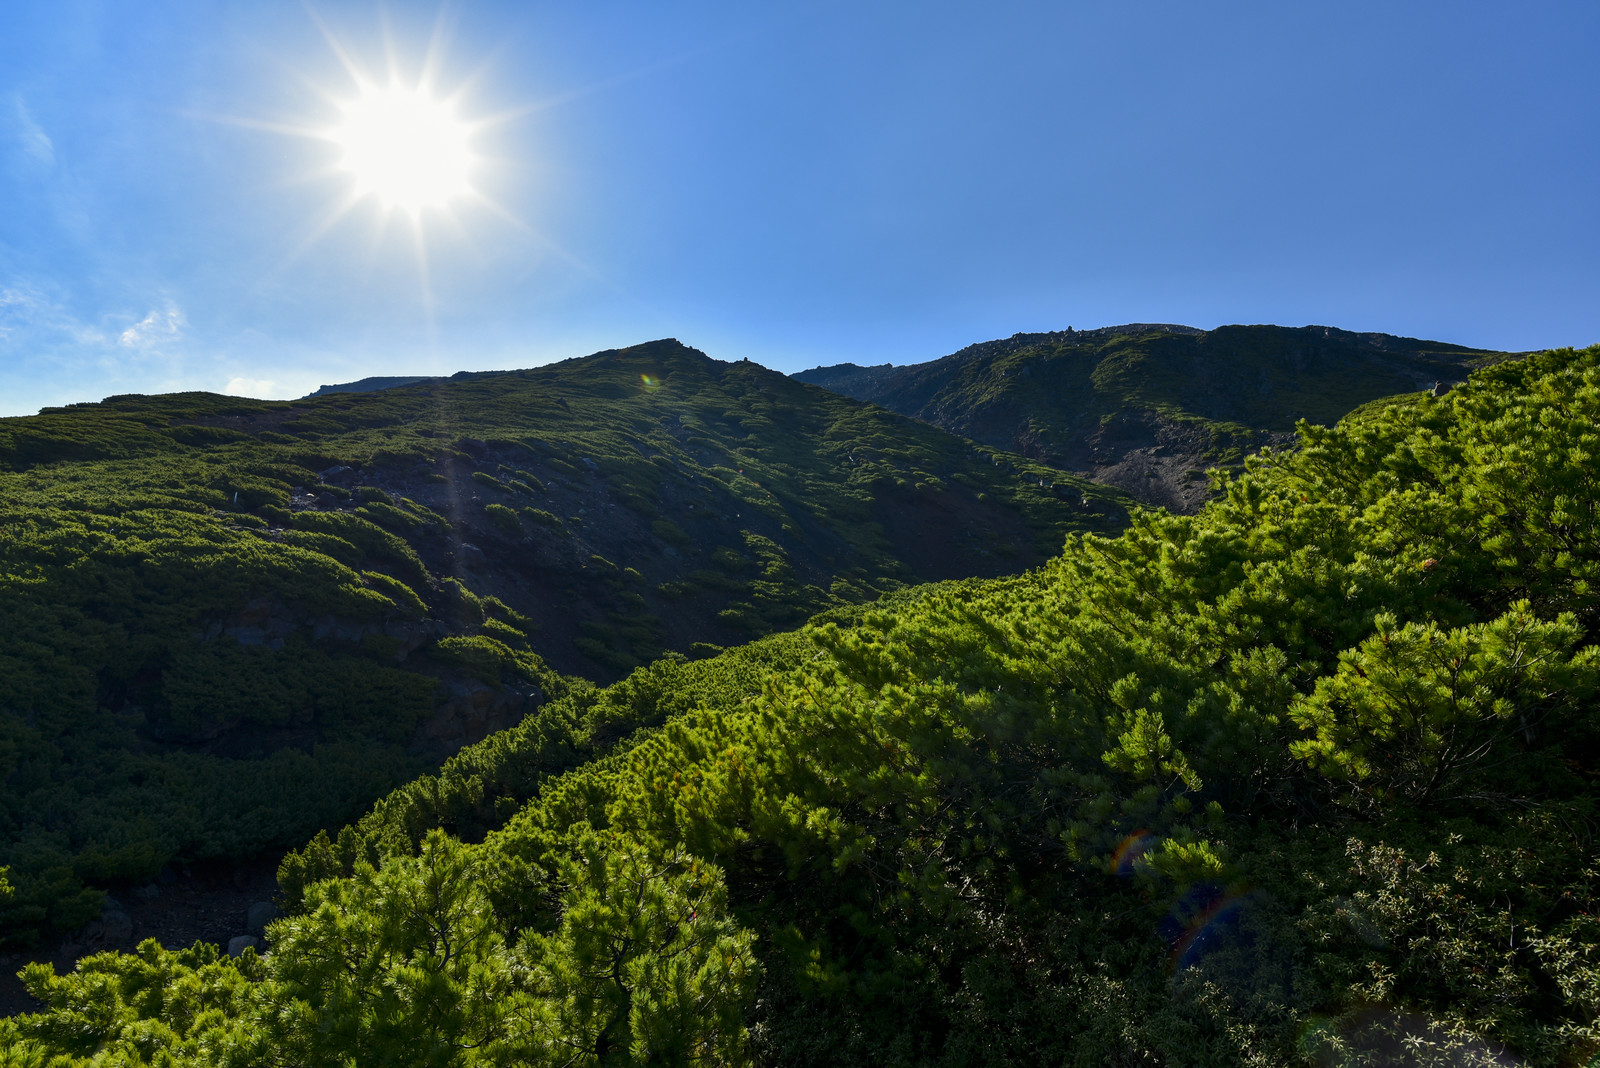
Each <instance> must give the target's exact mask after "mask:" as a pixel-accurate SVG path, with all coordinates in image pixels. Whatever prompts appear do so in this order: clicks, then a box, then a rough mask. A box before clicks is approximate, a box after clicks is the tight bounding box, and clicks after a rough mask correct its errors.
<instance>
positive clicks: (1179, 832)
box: [0, 349, 1600, 1066]
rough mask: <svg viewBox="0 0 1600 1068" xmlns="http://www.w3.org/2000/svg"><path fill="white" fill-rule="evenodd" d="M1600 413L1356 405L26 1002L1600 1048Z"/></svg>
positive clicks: (484, 1050) (378, 1032) (456, 1027)
mask: <svg viewBox="0 0 1600 1068" xmlns="http://www.w3.org/2000/svg"><path fill="white" fill-rule="evenodd" d="M1597 420H1600V349H1591V350H1588V351H1587V352H1583V353H1572V352H1570V351H1568V352H1563V353H1553V354H1546V355H1543V356H1539V357H1535V358H1533V359H1530V360H1528V361H1523V362H1518V363H1515V364H1506V365H1504V366H1502V367H1498V368H1494V369H1491V370H1490V371H1488V372H1486V373H1484V374H1482V375H1480V376H1479V377H1478V378H1477V379H1476V380H1475V381H1474V382H1473V383H1472V384H1471V385H1469V386H1468V387H1467V388H1465V389H1462V390H1459V391H1455V392H1453V393H1451V394H1450V395H1449V396H1447V397H1445V398H1442V399H1438V400H1434V399H1413V400H1410V401H1408V402H1406V403H1401V404H1393V405H1388V406H1385V407H1383V408H1378V409H1373V410H1368V411H1365V412H1363V413H1362V414H1361V417H1360V418H1358V419H1356V420H1352V421H1350V422H1348V423H1347V424H1345V425H1344V426H1342V427H1341V428H1339V429H1337V430H1334V431H1327V430H1322V429H1318V428H1310V429H1308V430H1307V431H1306V432H1305V438H1304V446H1305V447H1304V448H1303V450H1301V451H1300V452H1299V453H1298V454H1294V455H1289V456H1283V455H1278V456H1271V457H1267V458H1264V459H1262V460H1259V461H1256V462H1255V463H1254V464H1253V465H1252V469H1251V471H1250V473H1249V474H1247V475H1246V476H1244V477H1243V478H1241V479H1239V480H1237V481H1235V482H1233V483H1232V484H1231V485H1230V486H1229V487H1228V491H1227V493H1226V494H1225V496H1224V497H1223V498H1222V499H1220V500H1219V501H1217V502H1216V503H1215V504H1214V505H1213V506H1211V507H1210V508H1208V509H1207V510H1206V511H1205V512H1204V513H1203V514H1201V515H1200V516H1197V517H1175V516H1162V515H1159V514H1151V513H1144V514H1140V515H1138V516H1136V517H1135V521H1134V525H1133V528H1132V529H1131V530H1130V531H1128V532H1127V533H1126V534H1124V535H1123V536H1121V537H1118V538H1114V539H1107V538H1098V537H1092V536H1091V537H1085V538H1082V539H1073V540H1072V541H1071V542H1069V544H1068V546H1067V551H1066V552H1065V553H1064V554H1063V555H1062V556H1061V557H1060V558H1058V559H1056V560H1054V561H1052V562H1051V563H1050V564H1049V565H1047V566H1046V567H1044V568H1041V569H1039V570H1037V571H1035V572H1032V573H1030V574H1028V575H1024V576H1020V577H1016V578H1010V579H1001V580H995V581H991V582H987V583H966V584H959V585H952V586H947V587H943V588H935V589H928V590H923V591H918V592H917V593H916V594H915V595H911V596H906V597H905V598H903V599H902V600H900V601H899V602H898V603H896V604H892V605H887V606H884V607H883V608H881V609H875V610H869V609H851V610H844V611H841V612H840V613H839V614H837V616H836V617H835V618H834V619H832V620H829V621H823V622H821V623H820V624H819V625H818V626H815V627H812V628H810V629H809V630H808V631H807V633H806V634H804V635H800V636H796V635H789V636H781V637H775V638H772V639H768V640H767V641H766V642H764V643H760V644H758V645H756V646H752V647H750V648H748V649H744V650H739V651H736V652H731V653H728V654H725V655H724V656H722V657H719V658H717V659H714V660H709V661H704V662H701V663H697V664H693V665H683V664H675V663H663V664H658V665H653V666H652V667H650V668H648V669H645V670H644V671H642V672H641V673H640V674H638V675H636V676H635V677H633V678H631V679H629V680H628V681H626V682H624V683H622V684H619V685H618V686H616V687H613V688H611V689H610V690H607V691H605V692H604V693H599V694H586V695H573V696H572V697H569V698H565V699H563V700H562V701H558V702H555V703H553V704H552V705H550V706H547V709H546V710H545V712H546V714H545V715H542V716H541V717H540V718H539V720H537V721H535V722H531V723H530V725H529V726H528V727H527V728H526V729H523V730H520V731H519V732H516V733H514V734H511V735H503V736H497V737H496V738H493V739H490V740H488V741H486V742H485V743H483V744H482V745H480V746H478V747H477V748H476V749H474V750H471V751H469V752H468V753H466V754H463V755H462V756H461V757H460V758H458V759H457V760H456V761H454V762H453V763H452V764H451V765H450V766H449V767H447V768H446V769H445V771H444V772H443V774H442V775H441V776H439V777H437V778H434V779H429V780H424V781H420V782H418V783H416V784H413V785H412V786H410V787H408V788H406V789H405V790H403V791H401V792H400V793H399V794H396V795H395V796H394V797H392V798H391V799H389V800H388V801H387V802H385V803H384V804H383V805H382V806H380V807H379V809H378V810H376V811H375V812H374V813H373V814H372V815H371V816H370V817H368V819H366V820H365V821H363V823H362V824H361V825H360V827H359V828H356V829H353V830H352V831H351V832H349V833H348V834H347V835H341V836H340V840H339V841H338V842H319V843H315V844H314V845H313V846H312V847H311V848H310V849H308V850H306V851H304V852H303V853H302V854H300V855H299V856H297V857H296V858H295V859H294V860H293V861H292V862H291V863H290V864H289V865H286V869H285V874H286V882H287V884H288V885H286V889H287V890H289V891H290V892H291V896H292V898H293V899H294V904H295V905H296V906H297V909H298V913H299V914H298V915H295V916H293V917H291V918H289V919H287V920H284V921H282V922H280V923H279V924H278V925H276V926H275V927H274V929H273V931H272V938H273V953H272V955H271V958H270V959H269V960H267V961H265V962H263V961H259V960H257V959H255V958H253V957H247V958H246V959H244V960H242V961H240V962H238V963H233V962H227V961H218V960H217V959H216V957H215V954H214V953H207V952H206V951H203V950H202V951H198V952H193V953H187V954H170V953H166V952H163V951H161V950H160V949H159V948H157V947H154V946H150V947H146V948H145V949H144V950H143V951H142V955H141V956H140V957H138V958H133V957H115V956H109V955H108V956H104V957H98V958H94V959H92V960H90V961H87V962H85V963H84V965H83V966H82V967H81V968H80V970H79V972H77V973H75V974H74V975H72V976H67V977H60V978H58V977H54V976H51V975H49V974H47V973H48V969H44V970H42V971H41V970H36V971H35V972H34V973H33V974H32V975H31V978H30V981H31V983H32V984H33V987H34V989H35V990H36V991H37V992H38V993H39V995H40V996H42V997H44V998H45V999H46V1000H47V1001H48V1002H49V1003H50V1006H51V1007H50V1011H49V1012H47V1013H46V1014H44V1015H41V1016H39V1017H36V1018H32V1019H26V1020H21V1021H17V1022H15V1023H12V1024H9V1025H0V1027H5V1026H10V1027H11V1028H13V1030H11V1031H10V1032H6V1031H3V1030H0V1038H7V1037H9V1038H11V1039H12V1040H13V1041H14V1042H19V1043H21V1042H24V1041H25V1042H26V1043H28V1045H27V1046H25V1047H22V1048H24V1050H25V1051H26V1052H31V1053H35V1054H41V1055H42V1054H44V1053H47V1052H48V1053H55V1054H60V1055H63V1056H66V1057H68V1058H71V1059H69V1060H68V1061H67V1062H65V1063H77V1061H76V1058H81V1057H87V1056H88V1055H90V1054H91V1053H93V1052H95V1051H97V1050H101V1051H104V1052H105V1053H107V1054H108V1055H110V1054H116V1053H123V1052H133V1051H139V1052H140V1053H142V1054H143V1055H145V1056H149V1055H150V1054H152V1053H153V1052H154V1051H156V1050H161V1051H165V1052H170V1053H171V1054H172V1055H173V1057H174V1060H173V1061H172V1062H171V1063H175V1064H186V1063H251V1062H252V1059H256V1060H259V1059H261V1058H262V1057H265V1056H268V1055H278V1056H288V1057H291V1058H293V1059H295V1060H296V1062H297V1063H336V1062H338V1060H339V1059H340V1058H353V1059H355V1060H356V1061H358V1062H359V1063H363V1064H369V1063H370V1064H386V1063H395V1064H399V1063H428V1064H439V1065H466V1064H488V1063H573V1064H622V1063H636V1062H638V1061H639V1060H645V1059H654V1060H661V1061H674V1062H676V1061H679V1060H688V1059H692V1058H699V1059H702V1060H703V1061H708V1062H711V1063H721V1062H735V1061H742V1060H745V1059H747V1058H750V1057H752V1056H754V1057H757V1058H759V1059H760V1060H761V1061H762V1062H765V1063H784V1064H806V1063H816V1064H825V1063H826V1064H832V1063H841V1062H848V1063H889V1062H893V1063H906V1064H912V1063H915V1064H943V1065H951V1064H1014V1063H1081V1064H1103V1063H1142V1062H1148V1063H1184V1064H1196V1065H1202V1064H1217V1065H1223V1064H1307V1065H1310V1064H1320V1063H1394V1062H1395V1061H1394V1058H1396V1057H1399V1056H1400V1055H1401V1054H1404V1055H1405V1056H1406V1057H1407V1058H1410V1059H1408V1060H1406V1061H1405V1063H1416V1064H1428V1065H1433V1064H1438V1065H1446V1064H1448V1065H1460V1064H1480V1063H1481V1064H1493V1063H1507V1062H1508V1060H1510V1059H1512V1058H1515V1059H1516V1061H1518V1062H1520V1063H1529V1064H1535V1065H1549V1066H1556V1065H1578V1064H1584V1063H1588V1062H1589V1061H1590V1059H1591V1058H1592V1057H1593V1056H1594V1055H1595V1053H1596V1052H1597V1050H1600V1016H1597V1013H1596V1008H1595V1006H1596V998H1595V993H1596V991H1600V922H1597V920H1596V915H1597V914H1600V865H1597V863H1596V861H1597V856H1600V854H1597V851H1596V843H1595V838H1594V818H1595V813H1596V806H1597V804H1600V786H1597V783H1600V726H1597V722H1596V718H1595V714H1594V709H1595V703H1594V702H1595V700H1596V698H1597V697H1600V647H1597V646H1596V645H1595V638H1596V632H1597V628H1600V599H1597V596H1596V590H1597V588H1600V587H1597V586H1596V583H1597V581H1600V513H1597V506H1596V501H1597V500H1600V491H1597V487H1596V473H1595V467H1594V465H1593V463H1592V455H1593V453H1594V450H1595V449H1596V448H1597V447H1600V436H1597V434H1596V431H1595V426H1596V423H1597ZM658 725H659V726H658ZM641 728H642V729H641ZM564 751H565V752H566V753H567V755H566V756H563V755H562V754H563V752H564ZM585 758H597V759H588V760H587V761H586V762H584V763H582V764H578V763H577V762H578V761H579V760H583V759H585ZM575 764H577V766H573V767H571V770H566V771H565V772H564V773H562V772H563V769H564V768H567V767H569V766H571V765H575ZM552 774H554V775H555V777H553V778H552V777H549V776H551V775H552ZM497 799H499V800H497ZM435 824H443V825H445V826H448V827H450V828H451V829H453V830H456V831H458V832H461V833H462V834H463V835H464V837H466V838H467V839H469V840H470V841H473V842H478V840H479V839H480V838H481V839H482V841H481V843H480V844H475V845H468V846H462V845H461V844H460V843H459V842H457V841H456V840H454V839H452V838H450V837H447V836H444V835H433V836H428V835H426V833H425V832H426V830H427V828H428V827H429V826H430V825H435ZM485 832H489V833H487V835H486V836H485ZM419 843H420V844H419ZM341 853H343V854H344V855H342V856H341V855H340V854H341ZM320 875H342V876H343V877H342V878H338V879H334V880H331V881H326V882H321V883H315V882H312V880H314V879H315V878H316V877H317V876H320ZM202 1008H205V1009H209V1010H210V1011H207V1012H201V1011H200V1010H201V1009H202ZM1385 1058H1389V1059H1387V1060H1386V1059H1385Z"/></svg>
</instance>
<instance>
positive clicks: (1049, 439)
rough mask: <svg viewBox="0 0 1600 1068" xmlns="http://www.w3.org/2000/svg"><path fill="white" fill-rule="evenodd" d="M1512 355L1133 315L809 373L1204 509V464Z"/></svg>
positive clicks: (980, 437) (1382, 337) (859, 395)
mask: <svg viewBox="0 0 1600 1068" xmlns="http://www.w3.org/2000/svg"><path fill="white" fill-rule="evenodd" d="M1506 355H1508V354H1506V353H1498V352H1490V351H1487V350H1481V349H1469V348H1465V347H1462V346H1459V345H1449V344H1444V343H1441V342H1434V341H1419V340H1417V339H1414V338H1403V337H1394V336H1392V335H1389V334H1376V333H1352V332H1350V331H1345V330H1336V329H1333V328H1331V327H1321V326H1308V327H1301V328H1298V329H1291V328H1287V327H1278V326H1225V327H1219V328H1217V329H1216V330H1209V331H1207V330H1198V329H1195V328H1193V327H1186V326H1173V325H1164V324H1150V323H1134V324H1129V325H1126V326H1115V327H1105V328H1102V329H1098V330H1083V331H1074V330H1065V331H1056V332H1052V333H1043V334H1016V335H1013V336H1012V337H1010V338H1005V339H1002V340H997V341H989V342H984V343H982V344H977V345H970V346H968V347H967V348H964V349H962V350H961V351H959V352H956V353H952V354H951V355H949V356H946V357H943V358H942V359H938V360H933V361H930V362H928V363H921V364H913V365H910V366H904V367H892V366H890V365H888V364H883V365H879V366H874V367H861V366H858V365H856V364H840V365H836V366H832V367H818V368H814V369H812V370H809V371H802V372H800V373H799V374H797V375H795V376H794V377H796V378H798V379H799V380H800V381H802V382H810V383H812V384H815V385H819V386H822V387H824V388H826V389H831V390H834V391H836V392H839V393H842V394H845V395H846V396H850V397H854V398H856V399H858V400H865V401H871V402H873V403H876V404H881V405H883V406H884V407H886V408H889V409H890V410H892V411H896V412H899V413H901V414H902V415H908V416H911V417H913V418H916V419H922V420H925V421H927V422H929V423H932V424H933V425H935V426H938V427H942V428H944V429H946V430H949V431H951V432H953V433H956V434H960V435H963V436H966V437H970V438H972V439H974V440H976V441H981V442H984V443H985V444H989V445H993V446H995V447H997V448H1005V449H1012V450H1015V451H1017V452H1020V453H1022V454H1024V455H1027V456H1030V457H1032V458H1034V459H1037V460H1040V461H1043V462H1045V463H1048V464H1051V465H1054V466H1057V467H1061V468H1064V469H1066V470H1070V471H1073V472H1075V473H1077V474H1080V475H1083V476H1084V477H1087V478H1091V479H1093V480H1095V481H1097V482H1100V483H1103V484H1105V485H1110V486H1116V487H1118V488H1120V489H1123V490H1126V491H1127V492H1129V493H1130V494H1132V495H1133V496H1134V497H1136V498H1138V499H1139V500H1141V501H1143V502H1145V503H1147V504H1153V505H1159V506H1163V507H1166V508H1169V509H1172V510H1174V511H1181V512H1192V511H1194V510H1195V509H1196V508H1198V507H1199V505H1200V504H1201V503H1202V502H1203V501H1204V500H1205V498H1206V495H1207V480H1206V478H1205V473H1204V472H1205V470H1206V469H1207V468H1209V467H1211V466H1214V465H1218V464H1224V465H1225V464H1230V463H1236V462H1237V461H1238V460H1239V458H1240V457H1241V456H1242V455H1243V454H1244V453H1247V452H1252V451H1255V450H1256V449H1257V448H1259V447H1261V446H1263V445H1277V444H1282V443H1286V442H1287V441H1289V440H1291V434H1292V431H1293V429H1294V424H1295V421H1296V420H1298V419H1302V418H1303V419H1308V420H1310V421H1311V422H1314V423H1323V424H1332V423H1334V422H1337V421H1338V419H1339V418H1340V417H1342V416H1343V415H1344V414H1346V413H1347V412H1349V411H1351V410H1353V409H1355V408H1356V407H1359V406H1360V405H1361V404H1364V403H1366V402H1367V401H1371V400H1374V399H1376V398H1378V397H1384V396H1390V395H1393V394H1396V393H1407V392H1413V391H1416V390H1423V389H1433V388H1435V387H1436V386H1438V387H1441V388H1447V387H1448V386H1449V384H1450V383H1452V382H1458V381H1460V380H1462V379H1464V378H1465V377H1466V375H1467V372H1468V371H1469V370H1470V369H1471V368H1472V367H1476V366H1481V365H1483V364H1486V363H1489V362H1493V361H1495V360H1497V359H1503V358H1504V357H1505V356H1506Z"/></svg>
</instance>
